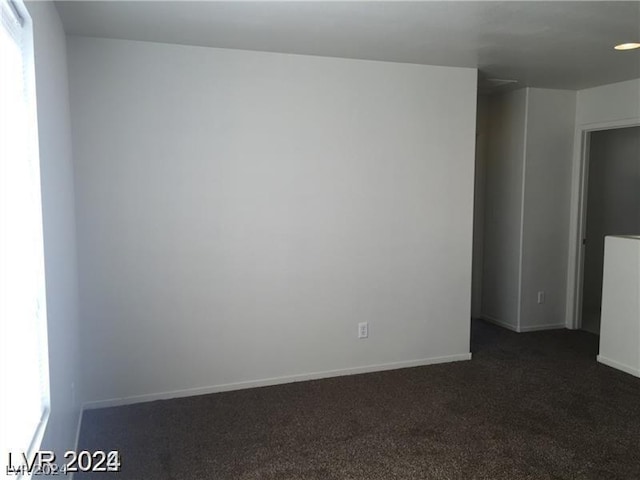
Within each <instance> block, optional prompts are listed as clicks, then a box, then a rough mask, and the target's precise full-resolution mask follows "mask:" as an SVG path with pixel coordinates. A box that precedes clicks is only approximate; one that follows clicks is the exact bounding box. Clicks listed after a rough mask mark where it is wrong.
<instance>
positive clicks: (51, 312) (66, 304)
mask: <svg viewBox="0 0 640 480" xmlns="http://www.w3.org/2000/svg"><path fill="white" fill-rule="evenodd" d="M27 7H28V10H29V13H30V15H31V17H32V19H33V25H34V53H35V74H36V95H37V103H38V134H39V140H40V174H41V184H42V216H43V229H44V255H45V274H46V288H47V318H48V337H49V376H50V389H51V415H50V417H49V423H48V425H47V430H46V432H45V436H44V439H43V443H42V448H43V449H47V450H54V451H55V452H56V453H57V454H58V455H59V456H60V457H61V456H62V455H63V454H64V452H65V451H66V450H72V449H74V448H75V438H76V429H77V426H78V420H79V414H80V407H79V405H80V404H81V399H79V398H77V399H74V398H73V397H74V388H73V386H75V389H76V390H78V389H79V387H80V386H79V385H78V384H77V382H78V378H79V373H78V279H77V263H76V238H75V234H76V225H75V212H74V184H73V164H72V154H71V131H70V120H69V90H68V82H67V57H66V45H65V34H64V31H63V29H62V24H61V22H60V18H59V17H58V13H57V11H56V9H55V7H54V5H53V3H51V2H36V3H29V4H28V5H27Z"/></svg>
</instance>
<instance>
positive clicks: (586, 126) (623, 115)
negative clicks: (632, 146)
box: [566, 78, 640, 328]
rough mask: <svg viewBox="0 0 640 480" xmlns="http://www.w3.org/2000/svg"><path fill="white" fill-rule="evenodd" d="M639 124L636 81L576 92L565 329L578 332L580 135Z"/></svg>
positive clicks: (638, 81)
mask: <svg viewBox="0 0 640 480" xmlns="http://www.w3.org/2000/svg"><path fill="white" fill-rule="evenodd" d="M638 124H640V78H637V79H634V80H628V81H626V82H619V83H612V84H610V85H602V86H599V87H593V88H588V89H585V90H580V91H578V92H577V100H576V131H575V135H574V149H573V167H572V172H571V215H570V223H569V242H568V246H567V249H568V252H569V255H568V257H569V261H568V267H567V288H566V292H567V302H566V305H567V306H566V310H567V313H566V319H567V320H566V325H567V327H569V328H578V327H579V325H580V322H581V318H580V315H579V314H578V313H579V310H580V308H579V304H578V301H577V300H578V298H579V297H578V296H577V294H578V292H579V288H580V287H579V282H580V281H581V279H582V273H581V262H582V253H581V252H582V247H581V243H582V238H583V236H584V232H583V230H582V228H583V226H582V224H581V222H582V220H581V209H582V207H581V202H582V201H583V200H582V178H583V177H582V175H583V161H582V135H583V132H584V131H586V130H590V129H601V128H613V127H621V126H628V125H638Z"/></svg>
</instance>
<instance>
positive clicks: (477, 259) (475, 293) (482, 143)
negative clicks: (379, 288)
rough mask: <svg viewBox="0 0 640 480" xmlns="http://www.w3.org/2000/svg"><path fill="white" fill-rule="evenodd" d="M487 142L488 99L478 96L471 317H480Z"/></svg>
mask: <svg viewBox="0 0 640 480" xmlns="http://www.w3.org/2000/svg"><path fill="white" fill-rule="evenodd" d="M488 140H489V97H487V96H485V95H478V106H477V112H476V172H475V180H474V190H473V192H474V193H473V268H472V276H473V278H472V285H471V317H473V318H480V317H481V316H482V270H483V266H482V262H483V252H484V202H485V182H486V179H485V170H486V161H487V142H488Z"/></svg>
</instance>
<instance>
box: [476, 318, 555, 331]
mask: <svg viewBox="0 0 640 480" xmlns="http://www.w3.org/2000/svg"><path fill="white" fill-rule="evenodd" d="M480 318H481V319H482V320H485V321H487V322H489V323H493V324H495V325H498V326H499V327H503V328H506V329H507V330H511V331H512V332H516V333H525V332H538V331H540V330H558V329H561V328H567V326H566V325H565V324H564V323H548V324H546V325H532V326H530V327H517V326H515V325H511V324H510V323H507V322H503V321H502V320H498V319H497V318H495V317H492V316H490V315H484V314H483V315H481V316H480Z"/></svg>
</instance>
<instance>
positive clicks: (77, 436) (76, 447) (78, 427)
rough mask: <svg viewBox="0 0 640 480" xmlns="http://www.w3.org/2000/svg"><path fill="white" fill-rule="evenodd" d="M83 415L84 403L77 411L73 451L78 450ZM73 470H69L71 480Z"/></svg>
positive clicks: (71, 479) (70, 479)
mask: <svg viewBox="0 0 640 480" xmlns="http://www.w3.org/2000/svg"><path fill="white" fill-rule="evenodd" d="M83 415H84V405H80V412H79V413H78V425H77V426H76V438H75V440H74V442H73V451H74V452H79V451H80V450H79V449H78V444H79V443H80V429H81V427H82V417H83ZM74 473H75V472H70V474H69V480H73V474H74Z"/></svg>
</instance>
